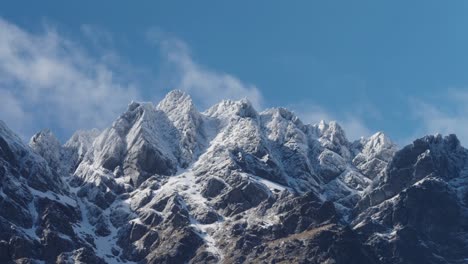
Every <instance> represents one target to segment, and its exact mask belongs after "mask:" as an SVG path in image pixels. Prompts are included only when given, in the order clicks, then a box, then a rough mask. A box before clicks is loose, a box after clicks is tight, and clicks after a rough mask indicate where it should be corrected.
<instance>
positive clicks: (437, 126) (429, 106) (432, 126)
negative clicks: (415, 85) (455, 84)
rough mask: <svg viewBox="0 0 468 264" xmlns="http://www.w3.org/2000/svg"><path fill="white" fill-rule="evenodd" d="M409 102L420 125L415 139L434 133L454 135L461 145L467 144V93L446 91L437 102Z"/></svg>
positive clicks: (417, 100) (418, 100) (416, 100)
mask: <svg viewBox="0 0 468 264" xmlns="http://www.w3.org/2000/svg"><path fill="white" fill-rule="evenodd" d="M410 101H411V102H410V103H411V105H412V113H413V116H414V118H415V120H416V122H417V123H420V124H421V125H420V126H419V129H417V131H416V133H415V134H416V135H415V137H417V136H422V135H425V134H436V133H440V134H443V135H447V134H456V135H457V137H458V138H459V139H460V141H461V142H462V143H463V144H467V143H468V92H467V91H462V90H456V89H450V90H447V92H446V94H444V95H441V96H439V97H438V100H437V102H428V101H424V100H420V99H414V98H413V99H411V100H410ZM443 106H445V107H443ZM447 106H449V107H447Z"/></svg>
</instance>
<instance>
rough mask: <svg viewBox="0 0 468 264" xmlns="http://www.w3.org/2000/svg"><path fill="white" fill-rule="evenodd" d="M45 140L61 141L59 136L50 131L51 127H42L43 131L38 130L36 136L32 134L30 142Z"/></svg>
mask: <svg viewBox="0 0 468 264" xmlns="http://www.w3.org/2000/svg"><path fill="white" fill-rule="evenodd" d="M44 141H49V142H50V141H53V142H59V140H58V139H57V137H56V136H55V135H54V133H52V131H50V129H48V128H45V129H42V130H41V131H39V132H37V133H36V134H35V135H34V136H32V138H31V141H30V143H31V144H35V143H38V142H44Z"/></svg>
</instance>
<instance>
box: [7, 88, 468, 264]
mask: <svg viewBox="0 0 468 264" xmlns="http://www.w3.org/2000/svg"><path fill="white" fill-rule="evenodd" d="M467 158H468V152H467V150H466V149H464V148H463V147H461V146H460V143H459V141H458V139H457V138H456V137H455V136H454V135H449V136H447V137H445V138H443V137H442V136H440V135H437V136H427V137H424V138H422V139H417V140H415V141H414V142H413V143H412V144H410V145H408V146H406V147H404V148H403V149H401V150H398V148H397V147H396V145H395V144H393V143H392V142H391V140H390V139H389V138H388V137H387V136H386V135H384V134H383V133H381V132H379V133H376V134H374V135H372V136H371V137H369V138H362V139H361V140H358V141H355V142H350V141H348V140H347V138H346V135H345V132H344V131H343V129H342V128H341V127H340V126H339V124H337V123H336V122H329V123H325V122H323V121H322V122H320V123H318V124H315V125H310V124H304V123H302V122H301V120H300V119H299V118H298V117H297V116H296V115H295V114H294V113H292V112H291V111H288V110H287V109H284V108H274V109H268V110H265V111H263V112H257V110H255V109H254V107H253V106H252V105H251V104H250V102H249V101H248V100H240V101H231V100H225V101H222V102H220V103H218V104H216V105H214V106H212V107H211V108H209V109H208V110H206V111H205V112H199V111H198V110H197V109H196V107H195V105H194V104H193V102H192V100H191V98H190V96H189V95H187V94H185V93H184V92H182V91H177V90H176V91H172V92H170V93H169V94H168V95H167V96H166V97H165V98H164V99H163V100H162V101H161V102H160V103H159V104H157V105H153V104H152V103H138V102H132V103H130V104H129V106H128V109H127V111H126V112H125V113H123V114H122V115H121V116H120V117H118V118H117V120H116V121H115V122H114V123H113V124H112V126H111V127H109V128H107V129H104V130H103V131H97V130H92V131H78V132H76V133H75V134H74V135H73V136H72V137H71V139H70V140H69V141H68V142H66V143H65V144H63V145H62V144H60V142H59V141H58V140H57V138H56V137H55V136H54V135H53V134H52V133H51V131H49V130H43V131H41V132H39V133H37V134H36V135H34V136H33V137H32V139H31V141H30V143H29V146H28V145H26V144H24V143H23V142H22V141H21V139H20V138H18V137H17V136H16V135H15V134H14V133H13V132H12V131H11V130H10V129H9V128H8V127H7V126H6V124H4V123H3V122H0V182H1V185H0V263H286V262H289V263H468V229H467V228H468V225H467V223H468V221H467V220H468V214H467V212H468V210H467V203H468V169H467V165H468V163H467Z"/></svg>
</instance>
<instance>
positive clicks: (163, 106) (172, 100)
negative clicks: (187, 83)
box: [157, 90, 195, 112]
mask: <svg viewBox="0 0 468 264" xmlns="http://www.w3.org/2000/svg"><path fill="white" fill-rule="evenodd" d="M157 108H158V109H159V110H162V111H164V112H172V111H174V110H177V111H182V112H191V111H194V110H195V106H194V104H193V101H192V98H191V97H190V95H188V94H187V93H185V92H184V91H181V90H172V91H170V92H169V93H168V94H166V96H165V97H164V99H163V100H162V101H161V102H159V104H158V106H157Z"/></svg>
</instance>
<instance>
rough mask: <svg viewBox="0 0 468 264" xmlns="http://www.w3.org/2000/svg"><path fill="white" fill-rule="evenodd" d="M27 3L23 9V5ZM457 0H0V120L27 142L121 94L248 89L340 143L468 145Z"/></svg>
mask: <svg viewBox="0 0 468 264" xmlns="http://www.w3.org/2000/svg"><path fill="white" fill-rule="evenodd" d="M25 7H27V8H25ZM467 11H468V2H466V1H446V2H442V1H411V3H409V2H408V1H375V0H374V1H289V2H286V1H236V2H235V3H234V2H229V3H228V2H227V1H167V2H165V3H163V2H162V1H138V2H137V3H136V2H129V1H68V2H64V1H41V2H39V1H33V2H26V1H21V0H18V1H10V3H6V2H3V3H1V4H0V18H1V19H2V21H1V23H0V105H1V106H0V119H3V120H5V121H6V122H7V124H8V125H9V126H10V127H12V128H13V129H15V130H16V131H18V132H19V133H20V134H21V136H23V137H24V138H28V137H30V136H31V135H32V133H34V131H37V130H39V129H41V128H44V127H50V128H51V129H52V130H53V131H54V132H55V133H56V134H58V136H59V137H60V138H61V139H62V140H65V139H66V138H67V137H69V136H70V134H71V133H72V131H74V130H75V129H78V128H83V129H87V128H90V127H95V126H96V127H101V128H102V127H105V126H107V125H109V124H110V123H111V122H112V120H113V119H115V117H116V116H117V115H118V114H119V113H120V112H122V111H123V110H124V109H125V107H126V105H127V103H128V102H129V101H130V100H132V99H135V100H143V101H153V102H157V101H158V100H160V99H161V97H162V96H163V95H164V94H165V93H166V92H167V91H168V90H170V89H172V88H180V89H184V90H187V91H188V92H189V93H190V94H192V96H193V97H194V99H195V100H196V102H197V105H198V106H199V108H200V110H203V109H205V108H206V107H208V106H209V105H211V104H213V103H214V102H216V101H218V100H219V99H221V98H233V99H237V98H242V97H248V98H249V99H251V100H252V101H253V102H254V104H255V105H256V106H257V108H259V109H263V108H267V107H274V106H284V107H288V108H291V109H293V110H294V111H295V112H296V113H297V114H298V115H299V116H300V117H301V118H302V119H303V120H304V121H305V122H311V123H315V122H318V121H319V120H320V119H326V120H337V121H339V122H340V123H341V124H342V125H343V126H344V127H345V129H346V132H347V134H348V137H349V138H351V139H355V138H358V137H359V136H361V135H363V136H368V135H370V134H371V133H373V132H375V131H384V132H385V133H386V134H388V135H389V136H390V137H391V138H392V139H394V140H395V141H396V142H397V143H399V144H400V145H402V144H405V143H408V142H410V140H411V139H414V138H416V137H419V136H422V135H424V134H432V133H436V132H440V133H443V134H447V133H457V135H458V136H459V138H460V139H461V140H462V142H463V143H465V144H466V142H467V141H468V74H467V69H468V51H467V47H468V27H467V25H468V16H466V14H467Z"/></svg>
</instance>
